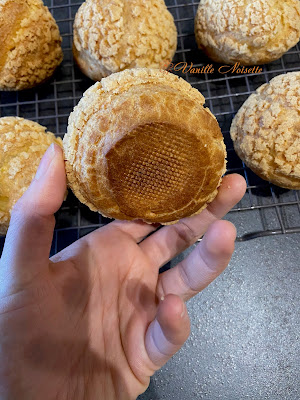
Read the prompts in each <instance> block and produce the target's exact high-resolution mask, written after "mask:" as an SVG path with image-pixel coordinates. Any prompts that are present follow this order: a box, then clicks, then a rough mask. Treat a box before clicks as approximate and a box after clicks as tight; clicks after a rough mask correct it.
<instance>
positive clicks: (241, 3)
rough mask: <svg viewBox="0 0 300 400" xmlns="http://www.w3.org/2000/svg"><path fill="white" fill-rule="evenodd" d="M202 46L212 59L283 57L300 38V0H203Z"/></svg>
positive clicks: (198, 30) (199, 17) (198, 31)
mask: <svg viewBox="0 0 300 400" xmlns="http://www.w3.org/2000/svg"><path fill="white" fill-rule="evenodd" d="M195 35H196V41H197V44H198V47H199V48H200V49H201V50H203V51H204V52H205V53H206V54H207V55H208V57H210V58H211V59H212V60H214V61H216V62H219V63H224V64H235V63H236V62H240V63H241V64H243V65H255V64H256V65H257V64H265V63H269V62H271V61H274V60H277V59H278V58H280V57H281V56H282V55H283V54H284V53H285V52H286V51H288V50H289V49H290V48H291V47H293V46H295V45H296V44H297V42H298V41H299V38H300V3H299V0H255V1H253V0H222V1H220V0H201V2H200V4H199V8H198V11H197V14H196V18H195Z"/></svg>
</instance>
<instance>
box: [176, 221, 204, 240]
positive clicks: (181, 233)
mask: <svg viewBox="0 0 300 400" xmlns="http://www.w3.org/2000/svg"><path fill="white" fill-rule="evenodd" d="M174 229H175V230H176V233H177V235H178V237H179V238H180V239H181V240H182V241H183V242H184V243H186V244H187V245H191V244H193V243H195V242H196V240H197V239H198V235H197V233H196V232H195V231H194V230H193V229H192V228H191V227H190V226H189V225H188V224H187V223H186V222H183V221H180V222H178V223H177V224H176V225H174Z"/></svg>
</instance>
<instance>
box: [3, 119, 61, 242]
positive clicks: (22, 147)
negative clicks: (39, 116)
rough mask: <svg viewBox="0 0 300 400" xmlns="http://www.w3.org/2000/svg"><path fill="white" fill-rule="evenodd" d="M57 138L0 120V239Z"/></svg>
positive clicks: (35, 127)
mask: <svg viewBox="0 0 300 400" xmlns="http://www.w3.org/2000/svg"><path fill="white" fill-rule="evenodd" d="M53 142H56V143H57V144H59V145H60V146H62V141H61V139H60V138H55V136H54V135H53V133H50V132H46V128H45V127H43V126H41V125H39V124H38V123H36V122H33V121H29V120H26V119H23V118H18V117H3V118H0V235H4V234H5V233H6V231H7V229H8V225H9V221H10V213H11V210H12V208H13V206H14V205H15V203H16V202H17V200H18V199H19V198H20V197H21V196H22V195H23V193H24V192H25V191H26V190H27V188H28V186H29V185H30V183H31V181H32V179H33V178H34V176H35V173H36V171H37V168H38V165H39V163H40V161H41V159H42V156H43V155H44V153H45V151H46V150H47V148H48V147H49V146H50V144H51V143H53Z"/></svg>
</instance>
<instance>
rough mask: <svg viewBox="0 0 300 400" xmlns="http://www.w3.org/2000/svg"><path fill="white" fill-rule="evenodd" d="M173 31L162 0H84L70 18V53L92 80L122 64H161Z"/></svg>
mask: <svg viewBox="0 0 300 400" xmlns="http://www.w3.org/2000/svg"><path fill="white" fill-rule="evenodd" d="M176 46H177V31H176V27H175V24H174V19H173V17H172V15H171V14H170V12H169V11H168V10H167V8H166V6H165V3H164V1H163V0H151V1H150V0H145V1H141V0H132V1H125V0H115V1H114V2H111V1H109V0H102V1H99V0H87V1H85V2H84V3H83V4H82V5H81V7H80V8H79V10H78V12H77V13H76V17H75V21H74V43H73V53H74V57H75V60H76V61H77V63H78V65H79V67H80V68H81V70H82V71H83V72H84V73H85V74H86V75H87V76H89V77H90V78H91V79H94V80H101V78H102V77H105V76H108V75H109V74H111V73H114V72H118V71H122V70H124V69H126V68H136V67H149V68H163V65H164V64H167V60H171V59H172V57H173V56H174V53H175V50H176Z"/></svg>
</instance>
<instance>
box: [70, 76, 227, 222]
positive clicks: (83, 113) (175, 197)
mask: <svg viewBox="0 0 300 400" xmlns="http://www.w3.org/2000/svg"><path fill="white" fill-rule="evenodd" d="M204 101H205V100H204V97H203V96H202V95H201V93H199V92H198V90H196V89H193V88H192V87H191V85H190V84H189V83H187V82H186V81H184V80H183V79H181V78H179V77H178V76H175V75H173V74H171V73H169V72H166V71H163V70H156V69H146V68H141V69H139V68H137V69H131V70H125V71H122V72H119V73H116V74H113V75H111V76H109V77H107V78H104V79H102V80H101V82H97V83H95V84H94V85H93V86H91V87H90V88H89V89H88V90H87V91H86V92H85V93H84V95H83V98H82V99H81V100H80V101H79V103H78V105H77V106H76V107H75V109H74V111H73V112H72V114H71V115H70V118H69V124H68V129H67V134H66V135H65V137H64V140H63V143H64V151H65V159H66V172H67V177H68V182H69V186H70V187H71V189H72V190H73V192H74V194H75V195H76V196H77V197H78V199H79V200H80V201H81V202H82V203H84V204H86V205H87V206H88V207H89V208H90V209H91V210H93V211H98V212H100V213H101V214H102V215H104V216H107V217H110V218H118V219H127V220H134V219H143V220H144V221H146V222H149V223H153V222H159V223H162V224H169V223H175V222H176V221H177V220H179V219H180V218H183V217H187V216H190V215H193V214H197V213H199V212H200V211H201V210H202V209H203V208H205V207H206V206H207V204H208V203H209V202H211V201H212V200H213V199H214V197H215V196H216V194H217V188H218V186H219V184H220V182H221V177H222V175H223V174H224V172H225V166H226V161H225V156H226V151H225V145H224V142H223V136H222V134H221V131H220V128H219V125H218V122H217V120H216V118H215V117H214V116H213V115H212V113H211V112H210V111H209V110H208V109H207V108H204V107H203V104H204Z"/></svg>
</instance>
